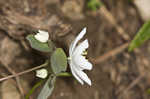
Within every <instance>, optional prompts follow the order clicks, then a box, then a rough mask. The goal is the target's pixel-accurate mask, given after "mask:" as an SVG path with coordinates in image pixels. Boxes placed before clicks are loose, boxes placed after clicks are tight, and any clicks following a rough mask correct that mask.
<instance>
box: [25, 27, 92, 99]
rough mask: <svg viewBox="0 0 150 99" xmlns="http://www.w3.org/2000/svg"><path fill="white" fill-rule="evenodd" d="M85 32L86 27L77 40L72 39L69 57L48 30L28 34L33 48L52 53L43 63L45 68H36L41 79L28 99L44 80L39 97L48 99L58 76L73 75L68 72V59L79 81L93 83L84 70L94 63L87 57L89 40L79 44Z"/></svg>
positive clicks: (90, 67)
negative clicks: (56, 43) (54, 41)
mask: <svg viewBox="0 0 150 99" xmlns="http://www.w3.org/2000/svg"><path fill="white" fill-rule="evenodd" d="M85 34H86V28H84V29H83V30H82V31H81V32H80V33H79V35H78V36H77V37H76V38H75V40H73V41H72V43H71V45H70V48H69V57H68V58H67V56H66V54H65V52H64V51H63V49H62V48H56V47H55V45H54V43H53V42H52V41H51V40H50V39H49V34H48V32H45V31H41V30H39V31H38V33H37V34H35V35H32V34H30V35H28V36H27V40H28V41H29V43H30V45H31V47H32V48H33V49H36V50H38V51H41V52H44V53H47V54H48V55H50V58H49V59H47V60H46V62H45V63H44V64H42V66H45V68H42V69H39V70H36V77H39V78H41V81H40V82H38V83H37V84H36V85H35V86H34V87H33V88H32V89H31V90H30V92H29V94H28V95H27V96H26V99H29V97H30V95H31V94H32V93H33V91H34V90H35V89H36V88H37V87H38V86H39V85H41V84H42V83H43V82H45V84H44V86H43V88H42V90H41V92H40V93H39V95H38V97H37V99H47V98H48V96H50V95H51V93H52V91H53V89H54V84H55V81H56V77H58V76H59V77H60V76H70V75H71V74H70V73H68V72H66V70H67V60H68V62H69V65H70V69H71V72H72V75H73V76H74V77H75V78H76V79H77V81H78V82H80V83H81V84H82V85H83V84H84V82H86V83H87V84H88V85H91V80H90V79H89V78H88V76H87V74H86V73H84V71H83V70H91V69H92V64H91V63H90V62H89V61H88V60H87V59H86V57H85V55H86V54H87V51H86V49H87V48H88V46H89V44H88V40H87V39H86V40H84V41H82V42H81V43H79V44H78V42H79V41H80V40H81V39H82V38H83V36H84V35H85Z"/></svg>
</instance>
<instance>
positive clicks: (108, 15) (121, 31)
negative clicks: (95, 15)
mask: <svg viewBox="0 0 150 99" xmlns="http://www.w3.org/2000/svg"><path fill="white" fill-rule="evenodd" d="M99 13H100V14H102V15H104V16H105V18H107V20H108V21H109V22H110V23H111V24H112V25H113V26H115V28H116V30H117V31H118V33H119V34H120V35H121V36H122V37H123V38H124V39H125V40H130V36H129V35H128V34H127V33H126V32H125V31H124V29H123V28H122V27H121V26H120V25H118V23H117V20H116V19H115V18H114V16H113V15H112V14H111V13H110V12H109V11H108V10H107V9H106V7H105V6H101V8H100V10H99Z"/></svg>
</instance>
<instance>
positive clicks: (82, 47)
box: [73, 39, 89, 55]
mask: <svg viewBox="0 0 150 99" xmlns="http://www.w3.org/2000/svg"><path fill="white" fill-rule="evenodd" d="M88 47H89V43H88V40H87V39H86V40H84V41H83V42H81V43H80V44H79V45H78V46H77V47H76V48H75V50H74V53H73V55H76V54H80V55H81V54H82V53H83V51H85V50H86V49H87V48H88Z"/></svg>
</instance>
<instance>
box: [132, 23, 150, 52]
mask: <svg viewBox="0 0 150 99" xmlns="http://www.w3.org/2000/svg"><path fill="white" fill-rule="evenodd" d="M149 38H150V21H149V22H147V23H145V24H144V25H143V26H142V27H141V29H140V30H139V32H138V33H137V34H136V36H135V37H134V39H133V40H132V41H131V43H130V45H129V51H132V50H133V49H134V48H137V47H139V46H140V45H142V44H143V43H144V42H145V41H147V40H148V39H149Z"/></svg>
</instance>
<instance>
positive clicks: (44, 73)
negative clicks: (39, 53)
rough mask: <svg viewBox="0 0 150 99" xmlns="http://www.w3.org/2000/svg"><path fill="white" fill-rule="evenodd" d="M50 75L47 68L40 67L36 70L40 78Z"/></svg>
mask: <svg viewBox="0 0 150 99" xmlns="http://www.w3.org/2000/svg"><path fill="white" fill-rule="evenodd" d="M47 75H48V71H47V70H46V69H44V68H43V69H39V70H36V77H39V78H42V79H44V78H46V77H47Z"/></svg>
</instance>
